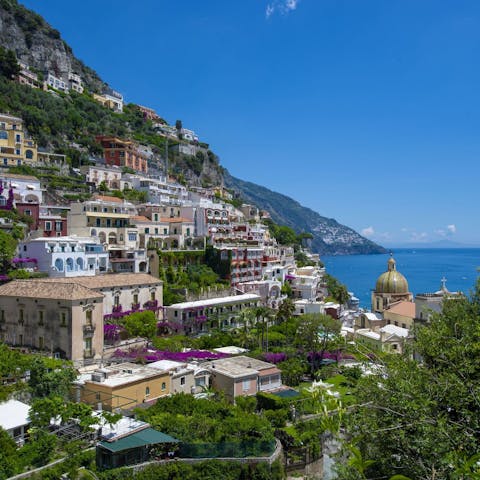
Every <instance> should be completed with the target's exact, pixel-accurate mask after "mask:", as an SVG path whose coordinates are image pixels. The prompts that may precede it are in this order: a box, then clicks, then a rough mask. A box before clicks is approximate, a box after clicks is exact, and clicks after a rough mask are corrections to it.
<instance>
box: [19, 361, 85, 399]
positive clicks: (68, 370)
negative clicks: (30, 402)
mask: <svg viewBox="0 0 480 480" xmlns="http://www.w3.org/2000/svg"><path fill="white" fill-rule="evenodd" d="M29 367H30V379H29V381H28V386H29V388H30V391H31V393H32V395H33V396H34V397H49V396H60V397H65V396H67V394H68V393H69V391H70V385H71V383H72V382H73V381H74V380H75V378H76V376H77V375H76V373H75V370H74V369H73V367H72V366H71V365H68V364H66V363H64V362H61V361H59V360H53V359H49V358H44V357H33V359H32V360H31V363H30V365H29Z"/></svg>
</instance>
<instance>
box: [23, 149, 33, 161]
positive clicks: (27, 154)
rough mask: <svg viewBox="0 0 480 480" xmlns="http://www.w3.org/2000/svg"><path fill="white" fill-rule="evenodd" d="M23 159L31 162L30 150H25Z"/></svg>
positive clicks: (31, 154)
mask: <svg viewBox="0 0 480 480" xmlns="http://www.w3.org/2000/svg"><path fill="white" fill-rule="evenodd" d="M25 158H27V159H29V160H31V159H32V158H33V152H32V151H31V150H27V151H26V152H25Z"/></svg>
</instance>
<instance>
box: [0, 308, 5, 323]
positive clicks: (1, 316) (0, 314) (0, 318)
mask: <svg viewBox="0 0 480 480" xmlns="http://www.w3.org/2000/svg"><path fill="white" fill-rule="evenodd" d="M0 322H2V323H3V322H5V310H0Z"/></svg>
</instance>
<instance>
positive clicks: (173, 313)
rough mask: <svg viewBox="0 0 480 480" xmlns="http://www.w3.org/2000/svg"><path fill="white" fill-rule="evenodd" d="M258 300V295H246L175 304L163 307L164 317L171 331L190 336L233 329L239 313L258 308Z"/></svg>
mask: <svg viewBox="0 0 480 480" xmlns="http://www.w3.org/2000/svg"><path fill="white" fill-rule="evenodd" d="M260 300H261V298H260V297H259V296H258V295H255V294H253V293H246V294H243V295H231V296H228V297H220V298H208V299H205V300H197V301H194V302H182V303H175V304H173V305H169V306H167V307H165V317H166V319H167V321H168V323H169V325H168V327H169V328H170V329H171V330H172V329H173V330H177V331H184V332H185V333H186V334H191V335H195V334H198V333H201V332H208V330H209V329H210V328H221V329H229V328H235V327H236V326H237V324H238V316H239V314H240V312H241V311H242V310H244V309H246V308H250V307H256V306H258V305H259V303H260ZM175 326H176V327H175Z"/></svg>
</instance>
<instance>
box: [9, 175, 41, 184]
mask: <svg viewBox="0 0 480 480" xmlns="http://www.w3.org/2000/svg"><path fill="white" fill-rule="evenodd" d="M0 177H2V178H14V179H16V180H28V181H29V182H39V181H40V180H39V179H38V178H37V177H34V176H33V175H20V174H19V173H1V174H0Z"/></svg>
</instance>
